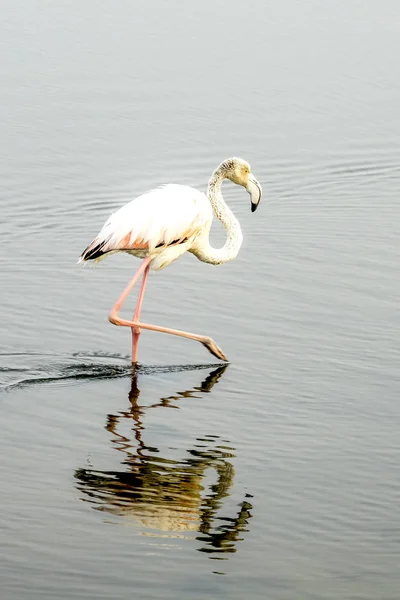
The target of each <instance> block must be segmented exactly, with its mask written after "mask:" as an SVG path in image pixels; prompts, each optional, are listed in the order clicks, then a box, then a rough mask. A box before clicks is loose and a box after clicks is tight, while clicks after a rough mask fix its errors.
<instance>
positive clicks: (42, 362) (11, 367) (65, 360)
mask: <svg viewBox="0 0 400 600" xmlns="http://www.w3.org/2000/svg"><path fill="white" fill-rule="evenodd" d="M0 357H1V359H0V360H1V363H2V364H1V365H0V391H11V390H13V389H15V388H21V387H25V386H29V385H37V384H43V383H52V384H55V383H59V384H62V383H73V382H75V383H76V382H80V381H82V380H90V379H114V378H120V377H129V376H131V375H132V370H133V369H134V370H135V372H136V374H141V375H146V374H156V373H179V372H183V371H198V370H202V369H213V368H218V367H221V364H220V363H219V364H213V363H208V364H203V363H201V364H184V365H141V364H138V365H136V366H135V367H134V368H133V367H132V365H131V362H130V358H129V357H128V356H122V355H119V354H110V353H104V352H75V353H73V354H72V355H67V354H52V353H35V352H29V351H26V352H9V353H5V352H4V353H0Z"/></svg>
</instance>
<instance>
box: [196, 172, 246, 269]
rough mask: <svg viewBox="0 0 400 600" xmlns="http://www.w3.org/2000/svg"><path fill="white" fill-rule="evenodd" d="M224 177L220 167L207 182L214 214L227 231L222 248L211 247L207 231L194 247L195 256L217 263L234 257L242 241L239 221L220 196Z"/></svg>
mask: <svg viewBox="0 0 400 600" xmlns="http://www.w3.org/2000/svg"><path fill="white" fill-rule="evenodd" d="M224 179H225V175H224V172H223V171H222V170H220V169H217V170H216V171H214V173H213V174H212V176H211V179H210V181H209V183H208V191H207V196H208V199H209V201H210V203H211V206H212V209H213V212H214V215H215V216H216V217H217V219H219V220H220V221H221V223H222V224H223V226H224V227H225V231H226V233H227V239H226V242H225V244H224V245H223V246H222V248H213V247H212V246H211V244H210V240H209V231H208V232H207V235H206V236H205V237H204V238H203V239H202V240H201V244H199V246H198V247H197V248H196V252H195V254H196V256H197V257H198V258H199V259H200V260H202V261H204V262H207V263H211V264H213V265H219V264H221V263H224V262H227V261H228V260H232V259H233V258H235V257H236V256H237V254H238V252H239V250H240V246H241V245H242V242H243V234H242V229H241V227H240V223H239V221H238V220H237V218H236V217H235V215H234V214H233V212H232V211H231V209H230V208H229V206H228V205H227V204H226V202H225V200H224V199H223V197H222V192H221V186H222V182H223V180H224Z"/></svg>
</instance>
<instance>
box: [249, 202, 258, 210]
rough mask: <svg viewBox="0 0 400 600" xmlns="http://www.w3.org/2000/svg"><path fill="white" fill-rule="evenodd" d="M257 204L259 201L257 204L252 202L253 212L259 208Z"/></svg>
mask: <svg viewBox="0 0 400 600" xmlns="http://www.w3.org/2000/svg"><path fill="white" fill-rule="evenodd" d="M257 206H258V203H257V204H256V203H255V202H252V203H251V212H252V213H253V212H255V211H256V210H257Z"/></svg>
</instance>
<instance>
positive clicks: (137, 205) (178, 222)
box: [81, 184, 213, 260]
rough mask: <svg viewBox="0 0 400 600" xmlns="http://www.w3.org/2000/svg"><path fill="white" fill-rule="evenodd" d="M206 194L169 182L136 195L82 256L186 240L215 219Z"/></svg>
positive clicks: (113, 215)
mask: <svg viewBox="0 0 400 600" xmlns="http://www.w3.org/2000/svg"><path fill="white" fill-rule="evenodd" d="M212 218H213V212H212V208H211V204H210V202H209V200H208V198H207V196H205V194H203V193H201V192H199V191H197V190H195V189H194V188H191V187H189V186H185V185H175V184H168V185H165V186H163V187H160V188H156V189H154V190H151V191H150V192H147V193H145V194H143V195H142V196H139V197H138V198H135V200H132V201H131V202H129V203H128V204H125V206H123V207H122V208H120V209H119V210H118V211H117V212H115V213H113V214H112V215H111V216H110V218H109V219H108V221H106V223H105V224H104V226H103V228H102V229H101V231H100V233H99V234H98V235H97V237H96V238H95V239H94V240H93V242H92V243H91V244H90V245H89V246H88V247H87V248H86V249H85V250H84V251H83V253H82V255H81V260H92V259H96V258H100V257H101V256H102V255H104V254H106V253H107V252H113V251H117V250H130V251H135V250H137V251H145V252H149V253H151V252H152V251H153V250H154V249H155V248H159V247H165V246H171V245H173V244H179V243H181V242H183V241H186V240H187V239H189V238H190V237H192V236H194V235H196V234H197V233H199V232H200V231H201V230H202V229H203V228H204V227H205V225H207V224H208V223H210V222H211V220H212Z"/></svg>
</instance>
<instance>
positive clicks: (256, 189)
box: [217, 157, 262, 212]
mask: <svg viewBox="0 0 400 600" xmlns="http://www.w3.org/2000/svg"><path fill="white" fill-rule="evenodd" d="M217 171H219V172H220V173H221V174H222V176H223V177H224V178H226V179H230V180H231V181H233V183H236V184H237V185H241V186H243V187H244V188H246V190H247V192H248V193H249V194H250V197H251V212H254V211H255V210H256V209H257V206H258V205H259V203H260V200H261V196H262V187H261V185H260V183H259V182H258V181H257V179H256V178H255V177H254V175H253V174H252V172H251V168H250V165H249V163H248V162H246V161H245V160H243V159H242V158H236V157H234V158H228V159H227V160H224V161H223V162H222V163H221V164H220V166H219V167H218V169H217Z"/></svg>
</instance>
